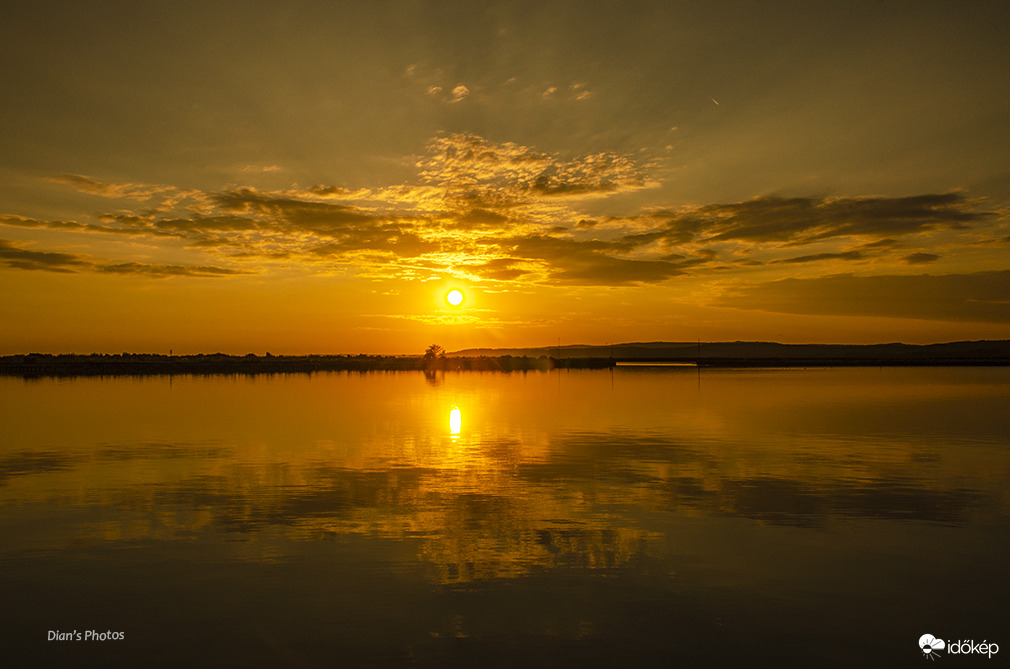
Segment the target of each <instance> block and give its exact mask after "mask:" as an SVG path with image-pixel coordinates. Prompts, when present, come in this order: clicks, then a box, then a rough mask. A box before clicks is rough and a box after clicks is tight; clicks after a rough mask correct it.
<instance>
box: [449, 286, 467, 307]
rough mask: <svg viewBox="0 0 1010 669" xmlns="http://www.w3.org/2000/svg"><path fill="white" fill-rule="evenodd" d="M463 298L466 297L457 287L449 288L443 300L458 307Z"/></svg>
mask: <svg viewBox="0 0 1010 669" xmlns="http://www.w3.org/2000/svg"><path fill="white" fill-rule="evenodd" d="M465 299H466V297H465V296H464V295H463V291H461V290H459V289H458V288H453V289H452V290H450V291H449V292H448V293H446V294H445V301H446V302H448V303H449V304H450V305H451V306H454V307H458V306H459V305H461V304H463V300H465Z"/></svg>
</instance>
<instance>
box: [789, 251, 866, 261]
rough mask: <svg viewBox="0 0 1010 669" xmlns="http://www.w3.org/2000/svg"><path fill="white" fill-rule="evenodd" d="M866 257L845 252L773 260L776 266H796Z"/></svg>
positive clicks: (854, 252)
mask: <svg viewBox="0 0 1010 669" xmlns="http://www.w3.org/2000/svg"><path fill="white" fill-rule="evenodd" d="M864 258H865V256H864V255H863V254H862V253H861V252H859V251H843V252H841V253H813V254H811V255H807V256H797V257H795V258H784V259H781V260H773V261H772V263H775V264H782V263H785V264H796V263H808V262H820V261H821V260H863V259H864Z"/></svg>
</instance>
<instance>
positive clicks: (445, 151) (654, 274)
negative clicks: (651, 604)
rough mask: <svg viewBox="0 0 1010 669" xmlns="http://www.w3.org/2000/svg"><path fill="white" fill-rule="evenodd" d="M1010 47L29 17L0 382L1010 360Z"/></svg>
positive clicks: (903, 5)
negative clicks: (439, 365)
mask: <svg viewBox="0 0 1010 669" xmlns="http://www.w3.org/2000/svg"><path fill="white" fill-rule="evenodd" d="M1007 28H1010V10H1008V9H1007V8H1006V6H1005V3H997V2H974V3H969V4H957V3H934V2H891V3H879V2H863V3H860V2H853V3H833V4H826V3H810V2H797V3H790V2H782V3H776V4H775V5H774V6H773V7H769V6H768V5H767V3H749V2H738V3H732V2H727V3H709V2H692V3H682V2H672V1H671V2H621V3H616V2H615V3H589V2H563V3H557V2H536V3H533V2H530V3H523V2H489V3H450V2H386V3H384V2H370V3H359V2H353V3H344V2H313V1H306V2H276V3H270V2H235V3H229V2H214V1H201V2H173V3H157V4H155V3H126V2H89V3H48V2H32V3H5V4H4V5H3V6H0V58H2V62H3V67H2V68H0V84H2V87H3V90H4V92H5V93H4V97H5V104H4V105H3V107H2V109H0V129H2V132H0V287H2V291H3V293H2V294H3V304H4V309H3V311H4V317H3V319H0V354H7V353H27V352H32V351H38V352H78V353H89V352H120V351H133V352H159V353H160V352H165V353H167V352H168V350H169V349H173V350H174V351H175V352H177V353H197V352H216V351H221V352H226V353H236V354H243V353H248V352H256V353H263V352H266V351H271V352H273V353H275V354H277V353H361V352H364V353H421V352H422V351H423V350H424V348H425V347H426V346H427V345H428V344H431V343H435V342H437V343H440V344H441V345H443V346H445V347H446V348H447V349H448V350H454V349H459V348H465V347H476V346H538V345H553V344H556V343H557V341H558V339H560V340H561V342H562V343H563V344H564V343H586V344H603V343H606V342H628V341H652V340H668V341H685V340H686V341H693V340H695V339H702V340H706V341H713V340H738V339H741V340H752V339H761V340H778V341H782V342H838V343H846V342H852V343H870V342H886V341H906V342H913V343H928V342H935V341H948V340H959V339H1006V338H1010V262H1008V250H1010V221H1008V218H1007V211H1008V209H1007V207H1008V203H1010V169H1008V166H1010V160H1008V158H1007V147H1008V146H1010V95H1007V93H1006V82H1007V65H1006V64H1007V63H1008V62H1010V43H1008V41H1007V40H1006V39H1005V35H1006V32H1007ZM454 287H455V288H459V289H461V290H462V291H463V292H464V293H465V295H466V300H465V302H464V303H463V304H462V305H461V306H459V307H452V306H450V305H448V304H447V303H446V302H445V301H444V296H445V294H446V292H447V291H448V290H449V289H451V288H454Z"/></svg>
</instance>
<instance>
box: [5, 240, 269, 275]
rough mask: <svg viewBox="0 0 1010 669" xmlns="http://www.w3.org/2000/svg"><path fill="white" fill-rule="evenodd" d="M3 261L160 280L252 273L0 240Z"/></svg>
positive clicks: (61, 270) (29, 266)
mask: <svg viewBox="0 0 1010 669" xmlns="http://www.w3.org/2000/svg"><path fill="white" fill-rule="evenodd" d="M0 260H3V261H4V262H5V263H6V264H7V266H8V267H12V268H15V269H23V270H42V271H47V272H59V273H65V274H66V273H77V272H98V273H101V274H138V275H144V276H151V277H157V278H164V277H171V276H203V277H215V276H228V275H233V274H250V273H251V272H250V271H247V270H239V269H231V268H225V267H215V266H211V265H164V264H157V263H154V264H152V263H138V262H128V263H101V262H96V261H94V260H92V259H90V258H88V257H86V256H81V255H77V254H73V253H60V252H53V251H35V250H32V249H26V248H24V247H22V246H19V245H17V244H14V243H12V242H9V241H7V240H4V239H0Z"/></svg>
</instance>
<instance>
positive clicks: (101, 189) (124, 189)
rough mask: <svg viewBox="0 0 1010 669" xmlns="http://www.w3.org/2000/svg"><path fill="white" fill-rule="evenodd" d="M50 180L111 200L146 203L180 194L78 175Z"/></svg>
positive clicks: (169, 187) (59, 176)
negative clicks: (123, 199)
mask: <svg viewBox="0 0 1010 669" xmlns="http://www.w3.org/2000/svg"><path fill="white" fill-rule="evenodd" d="M50 180H51V181H54V182H56V183H62V184H67V185H68V186H71V187H73V188H75V189H76V190H79V191H81V192H82V193H91V194H93V195H101V196H103V197H111V198H126V199H129V200H136V201H138V202H146V201H147V200H150V199H152V198H154V197H157V196H164V195H169V194H177V193H179V192H181V191H180V189H178V188H175V187H173V186H156V185H151V184H139V183H124V184H112V183H105V182H103V181H98V180H96V179H92V178H91V177H86V176H82V175H80V174H59V175H56V176H54V177H51V178H50Z"/></svg>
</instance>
